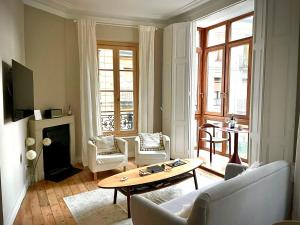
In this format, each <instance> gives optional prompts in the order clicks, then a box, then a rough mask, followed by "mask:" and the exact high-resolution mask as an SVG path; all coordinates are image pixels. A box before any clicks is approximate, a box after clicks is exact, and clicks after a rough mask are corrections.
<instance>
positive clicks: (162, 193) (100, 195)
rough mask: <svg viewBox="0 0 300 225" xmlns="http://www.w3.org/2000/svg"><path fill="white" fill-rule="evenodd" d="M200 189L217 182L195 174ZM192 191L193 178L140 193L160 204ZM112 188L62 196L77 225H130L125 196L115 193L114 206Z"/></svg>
mask: <svg viewBox="0 0 300 225" xmlns="http://www.w3.org/2000/svg"><path fill="white" fill-rule="evenodd" d="M197 177H198V179H197V180H198V186H199V188H201V187H204V186H207V185H209V184H211V183H213V182H216V181H217V180H219V179H218V178H216V179H213V178H212V177H208V176H205V175H200V174H197ZM194 190H195V185H194V179H193V178H190V179H188V180H186V181H184V182H181V183H179V184H176V185H173V186H170V187H167V188H164V189H160V190H156V191H152V192H148V193H145V194H142V196H144V197H145V198H147V199H149V200H151V201H153V202H155V203H157V204H160V203H162V202H166V201H169V200H171V199H173V198H176V197H179V196H181V195H184V194H186V193H189V192H191V191H194ZM113 194H114V190H113V189H100V188H99V189H97V190H94V191H89V192H85V193H80V194H77V195H73V196H69V197H65V198H64V201H65V202H66V204H67V206H68V207H69V209H70V211H71V213H72V215H73V217H74V218H75V220H76V222H77V223H78V224H79V225H96V224H97V225H132V222H131V219H128V218H127V202H126V197H125V196H124V195H122V194H121V193H120V192H118V198H117V204H113Z"/></svg>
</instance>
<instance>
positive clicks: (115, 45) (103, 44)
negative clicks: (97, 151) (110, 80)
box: [97, 41, 139, 136]
mask: <svg viewBox="0 0 300 225" xmlns="http://www.w3.org/2000/svg"><path fill="white" fill-rule="evenodd" d="M99 48H104V49H113V62H116V63H114V64H113V72H114V75H115V74H116V75H117V76H114V92H116V93H119V94H118V95H115V94H114V101H115V102H114V116H115V117H116V116H121V111H120V74H119V73H120V68H119V60H117V59H118V58H119V56H118V55H117V54H118V52H117V50H133V68H134V69H133V92H134V94H133V99H134V104H135V105H134V111H133V112H134V130H132V131H122V130H121V129H120V124H119V123H115V130H114V131H113V132H110V131H107V132H104V133H105V134H107V135H109V134H113V135H116V136H135V135H137V133H138V105H139V102H138V97H139V71H138V68H139V64H138V59H139V52H138V50H139V45H138V43H130V42H113V41H97V49H99ZM97 57H98V54H97ZM98 70H99V69H98ZM117 121H120V119H118V120H117Z"/></svg>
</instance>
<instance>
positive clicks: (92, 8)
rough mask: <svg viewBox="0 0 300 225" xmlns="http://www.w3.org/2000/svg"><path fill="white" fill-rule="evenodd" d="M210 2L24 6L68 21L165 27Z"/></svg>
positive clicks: (60, 1)
mask: <svg viewBox="0 0 300 225" xmlns="http://www.w3.org/2000/svg"><path fill="white" fill-rule="evenodd" d="M208 1H210V0H24V3H25V4H27V5H31V6H33V7H36V8H40V9H43V10H46V11H48V12H52V13H55V14H59V15H61V16H64V17H69V18H79V17H83V16H91V17H97V18H102V19H106V20H107V19H117V20H127V21H139V22H144V23H164V21H166V20H168V19H171V18H173V17H174V16H177V15H179V14H182V13H185V12H187V11H189V10H191V9H194V8H196V7H197V6H199V5H201V4H203V3H205V2H208Z"/></svg>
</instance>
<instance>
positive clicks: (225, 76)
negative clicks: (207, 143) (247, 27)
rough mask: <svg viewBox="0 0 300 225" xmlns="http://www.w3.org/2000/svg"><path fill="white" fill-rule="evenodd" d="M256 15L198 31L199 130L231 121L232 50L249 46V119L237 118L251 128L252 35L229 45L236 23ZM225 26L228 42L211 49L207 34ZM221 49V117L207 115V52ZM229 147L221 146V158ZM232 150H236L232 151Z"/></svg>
mask: <svg viewBox="0 0 300 225" xmlns="http://www.w3.org/2000/svg"><path fill="white" fill-rule="evenodd" d="M253 15H254V12H250V13H246V14H243V15H241V16H238V17H235V18H232V19H230V20H226V21H223V22H221V23H218V24H214V25H212V26H209V27H206V28H201V27H198V28H197V32H199V47H198V48H197V53H198V94H197V110H196V113H195V119H196V120H197V122H198V126H200V125H201V124H203V123H204V122H205V121H207V120H213V121H219V122H222V124H223V125H224V126H226V123H225V122H224V120H225V118H226V117H229V116H230V115H231V114H229V112H228V110H229V94H228V91H229V88H230V87H229V82H230V50H231V48H232V47H236V46H240V45H244V44H248V45H249V57H248V81H247V103H246V104H247V106H246V107H247V109H246V115H234V116H235V118H237V119H238V123H239V124H241V125H247V126H249V116H250V98H251V96H250V94H251V78H252V77H251V75H252V53H253V52H252V49H253V34H252V36H250V37H246V38H241V39H237V40H233V41H230V36H231V24H232V23H233V22H236V21H239V20H241V19H244V18H247V17H250V16H253ZM223 25H225V27H226V31H225V42H224V43H222V44H217V45H212V46H208V32H209V30H211V29H214V28H217V27H220V26H223ZM218 49H223V63H222V66H223V67H222V88H221V90H222V92H223V95H222V96H221V98H223V99H222V100H221V113H215V112H207V102H206V101H207V78H208V76H207V54H208V52H211V51H215V50H218ZM226 146H227V143H223V144H222V151H221V152H217V151H216V153H218V154H220V155H224V156H228V154H227V153H226V150H227V147H226ZM200 148H201V149H206V150H208V149H207V148H205V147H204V143H202V142H201V146H200ZM232 150H233V149H232ZM242 160H243V161H245V162H247V159H245V158H242Z"/></svg>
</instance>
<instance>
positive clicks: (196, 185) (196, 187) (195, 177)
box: [193, 170, 198, 190]
mask: <svg viewBox="0 0 300 225" xmlns="http://www.w3.org/2000/svg"><path fill="white" fill-rule="evenodd" d="M193 176H194V182H195V189H196V190H198V182H197V176H196V171H195V170H193Z"/></svg>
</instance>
